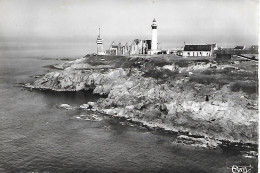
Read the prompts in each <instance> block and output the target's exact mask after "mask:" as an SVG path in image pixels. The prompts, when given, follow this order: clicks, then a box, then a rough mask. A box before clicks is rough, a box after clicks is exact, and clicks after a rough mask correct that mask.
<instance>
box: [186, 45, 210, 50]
mask: <svg viewBox="0 0 260 173" xmlns="http://www.w3.org/2000/svg"><path fill="white" fill-rule="evenodd" d="M211 47H212V46H211V45H185V46H184V51H211Z"/></svg>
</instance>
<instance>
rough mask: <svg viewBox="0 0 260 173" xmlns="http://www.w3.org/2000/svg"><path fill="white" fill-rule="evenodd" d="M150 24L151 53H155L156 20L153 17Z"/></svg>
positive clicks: (156, 50) (156, 49)
mask: <svg viewBox="0 0 260 173" xmlns="http://www.w3.org/2000/svg"><path fill="white" fill-rule="evenodd" d="M151 26H152V47H151V54H155V53H157V52H158V48H157V24H156V20H155V19H153V24H152V25H151Z"/></svg>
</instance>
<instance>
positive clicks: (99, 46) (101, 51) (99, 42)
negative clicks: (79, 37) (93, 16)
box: [97, 28, 105, 55]
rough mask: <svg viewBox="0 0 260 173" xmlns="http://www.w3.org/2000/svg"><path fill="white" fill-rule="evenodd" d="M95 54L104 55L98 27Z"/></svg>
mask: <svg viewBox="0 0 260 173" xmlns="http://www.w3.org/2000/svg"><path fill="white" fill-rule="evenodd" d="M97 54H98V55H105V53H104V50H103V41H102V38H101V37H100V28H99V34H98V37H97Z"/></svg>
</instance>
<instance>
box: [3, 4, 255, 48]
mask: <svg viewBox="0 0 260 173" xmlns="http://www.w3.org/2000/svg"><path fill="white" fill-rule="evenodd" d="M258 3H259V2H258V0H91V1H90V0H44V1H43V0H0V43H1V44H2V45H5V46H6V45H8V44H12V43H19V46H20V47H22V48H24V47H30V46H34V47H37V46H38V47H47V48H51V47H58V48H68V49H69V48H75V49H76V48H78V49H79V50H80V51H82V52H83V51H84V52H88V53H91V52H95V51H96V43H95V42H96V38H97V35H98V28H99V27H100V28H101V37H102V38H103V40H104V48H105V49H108V47H109V46H110V44H111V42H112V41H115V42H116V43H118V42H121V43H123V44H125V43H126V42H128V43H131V42H132V41H133V40H134V39H136V38H139V39H151V24H152V20H153V19H154V18H155V19H156V21H157V25H158V42H159V43H160V46H161V47H162V48H163V49H171V48H176V47H181V46H183V44H184V42H185V43H186V44H204V43H217V44H218V45H219V46H223V47H232V46H235V45H247V46H249V45H252V44H257V43H258V31H259V28H258V24H259V22H258V17H259V14H258V11H259V9H258V8H259V4H258ZM2 47H3V46H2Z"/></svg>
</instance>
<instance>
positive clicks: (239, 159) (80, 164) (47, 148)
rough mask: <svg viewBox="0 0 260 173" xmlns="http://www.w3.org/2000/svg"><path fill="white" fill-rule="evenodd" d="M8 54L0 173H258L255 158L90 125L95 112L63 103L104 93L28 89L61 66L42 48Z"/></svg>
mask: <svg viewBox="0 0 260 173" xmlns="http://www.w3.org/2000/svg"><path fill="white" fill-rule="evenodd" d="M2 51H3V50H2ZM8 51H10V50H8ZM8 51H7V52H4V53H3V52H2V53H1V54H0V172H1V173H2V172H6V173H9V172H10V173H13V172H21V173H22V172H39V173H40V172H49V173H56V172H58V173H63V172H64V173H67V172H77V173H78V172H79V173H80V172H174V173H177V172H182V173H183V172H192V173H194V172H210V173H214V172H219V173H226V172H232V170H231V169H230V167H231V166H233V165H240V166H249V165H252V166H253V167H254V168H253V169H252V171H251V172H257V160H256V159H254V158H245V157H243V156H242V155H241V154H239V153H237V152H229V151H222V150H209V149H202V148H195V147H191V146H183V145H180V144H174V143H172V142H171V141H172V140H173V138H174V136H170V135H166V134H162V133H158V132H153V131H149V130H147V129H143V128H141V127H138V126H136V125H133V124H130V123H126V122H124V121H121V120H118V119H114V118H111V117H106V116H101V115H95V116H97V117H98V119H97V121H96V120H92V119H91V118H90V119H89V118H86V117H92V115H91V114H92V113H91V112H89V111H84V110H81V109H69V110H67V109H62V108H60V107H59V105H60V104H69V105H72V106H79V105H81V104H83V103H87V102H88V101H95V100H97V99H98V98H99V96H96V95H92V94H91V93H89V92H79V93H73V92H70V93H54V92H46V91H35V90H33V91H29V90H27V89H24V88H23V87H21V86H20V83H27V82H32V81H34V80H36V79H35V78H34V77H33V76H34V75H42V74H45V73H47V72H49V71H51V70H52V69H50V68H48V65H52V64H55V63H60V62H62V61H61V60H56V59H57V58H60V57H59V56H57V52H56V53H53V52H51V51H53V50H48V51H49V53H46V51H44V52H45V55H44V56H42V55H41V54H40V53H41V52H43V51H40V52H37V51H36V52H33V54H32V53H28V51H25V52H23V51H19V52H15V50H11V51H12V52H11V53H10V52H8ZM56 51H57V50H56ZM58 51H60V50H58ZM48 54H49V55H48ZM62 57H63V58H64V57H66V56H64V55H63V56H62ZM69 58H76V56H70V57H69Z"/></svg>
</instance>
